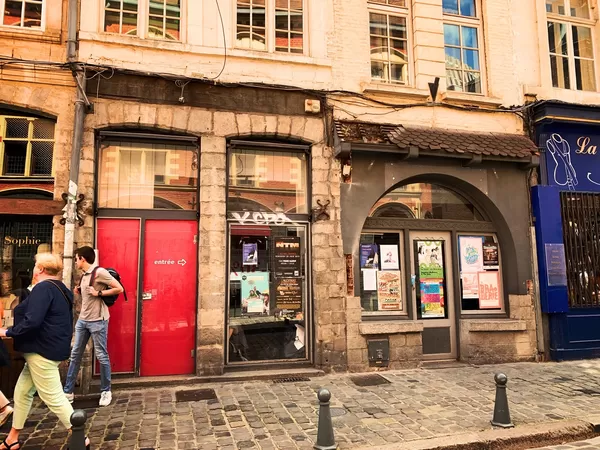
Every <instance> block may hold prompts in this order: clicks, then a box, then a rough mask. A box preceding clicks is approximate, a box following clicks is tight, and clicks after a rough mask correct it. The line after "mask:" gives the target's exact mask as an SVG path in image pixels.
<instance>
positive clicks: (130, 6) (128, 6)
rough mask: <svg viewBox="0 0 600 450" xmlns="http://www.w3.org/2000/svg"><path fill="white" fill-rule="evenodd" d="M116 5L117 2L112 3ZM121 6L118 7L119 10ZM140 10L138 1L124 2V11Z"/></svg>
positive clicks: (128, 0) (126, 0) (124, 0)
mask: <svg viewBox="0 0 600 450" xmlns="http://www.w3.org/2000/svg"><path fill="white" fill-rule="evenodd" d="M111 3H115V2H111ZM116 3H118V2H116ZM118 7H119V6H117V8H118ZM137 10H138V0H123V11H135V12H137Z"/></svg>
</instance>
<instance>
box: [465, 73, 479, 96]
mask: <svg viewBox="0 0 600 450" xmlns="http://www.w3.org/2000/svg"><path fill="white" fill-rule="evenodd" d="M464 78H465V88H464V91H465V92H472V93H475V94H481V73H480V72H465V74H464Z"/></svg>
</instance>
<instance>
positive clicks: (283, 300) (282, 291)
mask: <svg viewBox="0 0 600 450" xmlns="http://www.w3.org/2000/svg"><path fill="white" fill-rule="evenodd" d="M275 308H277V309H279V310H282V311H294V312H296V311H302V280H301V279H300V278H279V279H277V280H276V286H275Z"/></svg>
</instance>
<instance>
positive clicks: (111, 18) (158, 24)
mask: <svg viewBox="0 0 600 450" xmlns="http://www.w3.org/2000/svg"><path fill="white" fill-rule="evenodd" d="M181 29H182V27H181V0H108V1H106V3H105V4H104V26H103V30H104V31H105V32H107V33H116V34H126V35H129V36H138V37H141V38H151V39H165V40H170V41H179V40H181Z"/></svg>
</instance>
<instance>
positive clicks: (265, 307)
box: [241, 272, 270, 314]
mask: <svg viewBox="0 0 600 450" xmlns="http://www.w3.org/2000/svg"><path fill="white" fill-rule="evenodd" d="M241 284H242V314H269V307H270V297H269V272H252V273H249V274H243V275H242V277H241Z"/></svg>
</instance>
